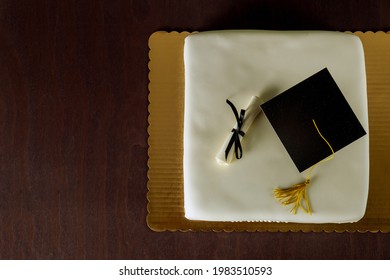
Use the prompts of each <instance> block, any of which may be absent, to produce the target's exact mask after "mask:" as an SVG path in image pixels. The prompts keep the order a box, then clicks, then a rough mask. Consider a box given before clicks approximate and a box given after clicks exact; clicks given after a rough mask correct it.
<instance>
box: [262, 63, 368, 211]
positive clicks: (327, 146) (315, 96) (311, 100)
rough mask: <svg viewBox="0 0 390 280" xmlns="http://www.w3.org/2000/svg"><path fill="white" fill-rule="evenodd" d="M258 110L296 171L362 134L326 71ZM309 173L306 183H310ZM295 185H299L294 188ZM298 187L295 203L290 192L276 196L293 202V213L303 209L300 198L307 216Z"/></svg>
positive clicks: (320, 159) (315, 162) (324, 158)
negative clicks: (276, 136)
mask: <svg viewBox="0 0 390 280" xmlns="http://www.w3.org/2000/svg"><path fill="white" fill-rule="evenodd" d="M261 108H262V110H263V112H264V114H265V115H266V117H267V119H268V120H269V122H270V123H271V125H272V127H273V128H274V130H275V132H276V134H277V135H278V137H279V139H280V140H281V142H282V143H283V145H284V147H285V149H286V150H287V152H288V154H289V155H290V157H291V159H292V160H293V162H294V163H295V165H296V167H297V169H298V170H299V172H302V171H304V170H306V169H307V168H309V167H312V168H313V167H314V166H315V165H316V164H318V163H319V162H321V161H324V160H326V159H327V158H328V157H329V156H333V154H334V153H335V152H337V151H338V150H340V149H342V148H344V147H345V146H347V145H349V144H351V143H352V142H354V141H355V140H357V139H359V138H361V137H362V136H364V135H365V134H366V132H365V130H364V128H363V127H362V125H361V124H360V122H359V120H358V119H357V117H356V115H355V114H354V112H353V110H352V109H351V107H350V106H349V104H348V102H347V100H346V99H345V97H344V95H343V94H342V92H341V90H340V89H339V87H338V86H337V84H336V82H335V81H334V79H333V78H332V76H331V74H330V72H329V71H328V69H326V68H324V69H323V70H321V71H319V72H317V73H316V74H314V75H312V76H310V77H309V78H307V79H305V80H304V81H302V82H300V83H298V84H296V85H295V86H293V87H291V88H289V89H288V90H286V91H284V92H283V93H281V94H279V95H277V96H276V97H274V98H272V99H271V100H269V101H267V102H265V103H264V104H262V105H261ZM310 173H311V170H310V172H309V175H308V178H307V179H306V181H305V183H306V184H309V182H310ZM305 183H303V184H305ZM298 185H301V184H297V185H295V186H294V188H298V187H297V186H298ZM302 187H303V188H302V189H303V190H304V192H303V193H300V194H299V196H300V197H295V200H294V199H291V195H292V194H291V193H289V194H288V195H287V194H286V193H284V194H283V195H280V194H279V195H276V196H277V197H278V198H279V199H281V198H284V199H285V201H284V202H283V204H290V203H295V206H294V208H293V210H294V211H295V212H296V210H297V208H299V207H302V208H303V206H302V205H301V204H300V200H301V199H302V198H303V199H304V200H305V201H306V204H307V209H305V208H303V209H304V210H306V211H308V212H309V213H311V210H310V205H309V203H308V199H307V198H306V193H305V187H304V186H302ZM279 190H280V189H279ZM282 191H283V190H282ZM293 195H298V194H295V193H294V194H293ZM283 196H285V197H283Z"/></svg>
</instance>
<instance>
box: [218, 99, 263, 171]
mask: <svg viewBox="0 0 390 280" xmlns="http://www.w3.org/2000/svg"><path fill="white" fill-rule="evenodd" d="M261 103H262V100H261V99H260V98H259V97H258V96H252V98H251V100H250V102H249V104H248V106H247V108H246V109H245V117H244V121H243V123H242V126H241V131H243V132H244V133H246V132H247V131H248V129H249V127H250V126H251V124H252V122H253V120H254V119H255V118H256V116H257V115H258V114H259V113H260V112H261V108H260V104H261ZM237 111H238V113H240V111H241V110H237ZM234 128H237V124H236V125H235V126H234ZM232 134H233V133H230V134H229V136H228V137H227V138H226V140H225V142H224V143H223V145H222V147H221V149H220V150H219V152H218V154H217V156H216V157H215V159H216V160H217V162H218V163H219V164H221V165H229V164H230V162H231V161H232V159H233V157H235V152H234V144H233V146H232V148H231V149H230V151H229V154H228V156H227V159H225V150H226V147H227V145H228V144H229V141H230V139H231V138H232ZM239 137H240V141H242V136H239Z"/></svg>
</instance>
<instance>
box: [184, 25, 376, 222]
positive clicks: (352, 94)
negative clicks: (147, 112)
mask: <svg viewBox="0 0 390 280" xmlns="http://www.w3.org/2000/svg"><path fill="white" fill-rule="evenodd" d="M184 64H185V108H184V114H185V116H184V159H183V164H184V166H183V168H184V208H185V217H186V218H187V219H191V220H203V221H278V222H299V223H344V222H356V221H358V220H360V219H361V218H362V217H363V215H364V213H365V209H366V203H367V196H368V180H369V145H368V144H369V143H368V141H369V138H368V112H367V93H366V78H365V64H364V52H363V47H362V44H361V42H360V40H359V38H358V37H356V36H354V35H352V34H345V33H341V32H326V31H289V32H288V31H209V32H200V33H193V34H191V35H189V36H188V37H187V38H186V39H185V45H184Z"/></svg>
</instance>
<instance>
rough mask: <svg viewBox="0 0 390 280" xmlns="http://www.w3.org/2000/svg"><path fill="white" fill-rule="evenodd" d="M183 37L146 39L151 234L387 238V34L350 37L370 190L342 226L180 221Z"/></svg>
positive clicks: (389, 74) (389, 142)
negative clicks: (359, 67)
mask: <svg viewBox="0 0 390 280" xmlns="http://www.w3.org/2000/svg"><path fill="white" fill-rule="evenodd" d="M188 34H189V33H188V32H182V33H178V32H170V33H168V32H165V31H158V32H155V33H153V34H152V35H151V36H150V38H149V48H150V52H149V59H150V61H149V69H150V72H149V81H150V83H149V119H148V120H149V127H148V133H149V139H148V143H149V150H148V155H149V160H148V167H149V170H148V179H149V181H148V195H147V197H148V206H147V207H148V216H147V224H148V226H149V227H150V229H152V230H154V231H165V230H169V231H176V230H180V231H188V230H193V231H270V232H276V231H280V232H287V231H293V232H297V231H303V232H312V231H313V232H321V231H325V232H345V231H347V232H356V231H358V232H368V231H369V232H378V231H381V232H389V231H390V202H389V201H390V174H389V173H390V125H389V124H390V122H389V120H390V51H389V50H390V34H388V33H384V32H377V33H373V32H366V33H362V32H356V33H355V34H356V35H357V36H359V37H360V39H361V40H362V42H363V46H364V53H365V60H366V72H367V94H368V112H369V130H370V134H369V135H370V185H369V196H368V202H367V210H366V213H365V215H364V217H363V219H362V220H360V221H359V222H357V223H346V224H301V223H268V222H204V221H191V220H187V219H186V218H185V217H184V200H183V160H182V159H183V124H184V63H183V45H184V38H185V37H186V36H188Z"/></svg>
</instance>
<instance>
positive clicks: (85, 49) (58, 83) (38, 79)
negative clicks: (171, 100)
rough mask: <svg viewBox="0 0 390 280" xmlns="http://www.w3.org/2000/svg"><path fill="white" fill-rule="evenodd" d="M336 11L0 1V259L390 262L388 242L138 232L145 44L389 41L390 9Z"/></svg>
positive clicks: (282, 5) (321, 5)
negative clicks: (166, 35)
mask: <svg viewBox="0 0 390 280" xmlns="http://www.w3.org/2000/svg"><path fill="white" fill-rule="evenodd" d="M331 2H332V1H309V0H308V1H221V0H214V1H195V0H194V1H180V0H177V1H168V0H167V1H141V0H140V1H135V0H134V1H130V0H123V1H115V0H111V1H99V0H90V1H79V0H67V1H54V0H53V1H48V0H36V1H20V0H19V1H17V0H0V258H2V259H75V258H76V259H84V258H86V259H166V258H168V259H176V258H178V259H182V258H186V259H197V258H202V259H203V258H204V259H261V258H269V259H310V258H317V259H333V258H335V259H388V258H390V249H389V248H390V246H389V245H390V234H382V233H364V234H362V233H353V234H351V233H330V234H329V233H213V232H210V233H193V232H188V233H181V232H174V233H172V232H164V233H156V232H152V231H151V230H150V229H149V228H148V227H147V225H146V214H147V210H146V204H147V200H146V192H147V188H146V184H147V149H148V144H147V138H148V134H147V125H148V122H147V118H148V111H147V106H148V67H147V63H148V45H147V43H148V37H149V35H150V34H151V33H153V32H154V31H157V30H167V31H170V30H177V31H183V30H188V31H194V30H198V31H202V30H210V29H325V30H341V31H345V30H351V31H356V30H363V31H366V30H373V31H377V30H386V31H387V30H390V1H352V0H351V1H342V0H338V1H334V3H331ZM389 94H390V93H389ZM389 98H390V95H389ZM388 187H390V186H388Z"/></svg>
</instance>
